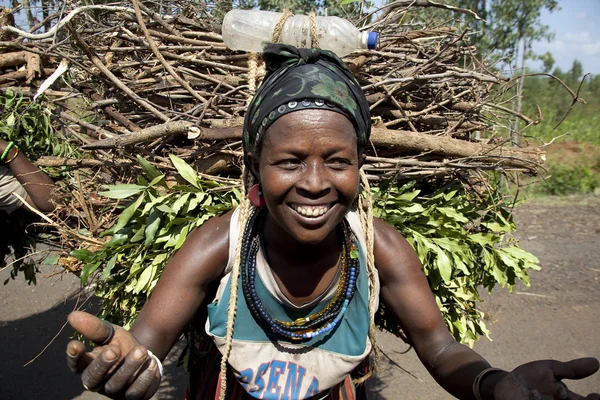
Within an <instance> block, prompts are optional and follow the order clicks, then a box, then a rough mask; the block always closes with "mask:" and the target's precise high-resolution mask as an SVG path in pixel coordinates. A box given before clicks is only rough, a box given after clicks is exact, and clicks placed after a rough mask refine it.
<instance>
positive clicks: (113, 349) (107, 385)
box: [67, 311, 161, 400]
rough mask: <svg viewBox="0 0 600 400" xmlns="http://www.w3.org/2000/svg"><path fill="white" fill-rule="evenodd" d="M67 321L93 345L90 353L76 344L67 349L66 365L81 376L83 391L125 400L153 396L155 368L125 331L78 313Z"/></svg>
mask: <svg viewBox="0 0 600 400" xmlns="http://www.w3.org/2000/svg"><path fill="white" fill-rule="evenodd" d="M68 320H69V324H71V326H72V327H73V328H74V329H75V330H76V331H77V332H79V333H81V334H82V335H83V336H85V338H86V339H88V340H90V341H92V342H94V343H96V344H97V346H96V347H95V348H94V349H93V350H92V351H90V352H86V349H85V345H84V344H83V343H82V342H80V341H79V340H72V341H70V342H69V344H68V345H67V364H68V366H69V368H70V369H71V371H73V372H75V373H80V374H81V381H82V383H83V386H84V387H85V388H86V389H88V390H91V391H94V392H99V393H102V394H104V395H106V396H108V397H111V398H119V399H121V398H124V399H128V400H129V399H149V398H151V397H152V396H153V395H154V393H155V392H156V390H157V389H158V386H159V384H160V379H161V377H160V372H159V368H158V365H157V363H156V360H154V359H153V358H152V357H150V356H149V355H148V352H147V350H146V348H145V347H144V346H142V345H140V343H139V342H138V341H137V340H136V339H135V337H134V336H133V335H132V334H131V333H129V331H127V330H126V329H124V328H121V327H120V326H117V325H112V324H110V323H109V322H107V321H103V320H101V319H99V318H96V317H95V316H93V315H91V314H88V313H85V312H81V311H75V312H73V313H71V314H70V315H69V318H68Z"/></svg>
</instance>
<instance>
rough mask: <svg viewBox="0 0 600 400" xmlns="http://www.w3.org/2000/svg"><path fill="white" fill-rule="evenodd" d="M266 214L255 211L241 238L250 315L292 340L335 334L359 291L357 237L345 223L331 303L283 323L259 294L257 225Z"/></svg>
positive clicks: (246, 296) (243, 277) (245, 292)
mask: <svg viewBox="0 0 600 400" xmlns="http://www.w3.org/2000/svg"><path fill="white" fill-rule="evenodd" d="M264 213H266V211H264V212H260V211H257V210H256V209H254V210H253V211H252V213H251V215H250V218H248V223H247V225H246V227H245V229H244V237H243V238H242V249H241V250H242V251H241V262H242V271H241V275H242V291H243V293H244V298H245V300H246V303H247V305H248V308H249V309H250V312H251V313H252V315H253V316H254V318H256V319H257V320H259V321H262V322H263V323H265V324H266V325H268V326H269V327H270V328H271V330H272V331H273V332H275V333H277V334H280V335H282V336H285V337H288V338H290V339H293V340H309V339H311V338H313V337H316V336H319V335H323V334H326V333H328V332H330V331H331V330H333V329H334V328H335V327H336V326H337V325H338V323H339V322H340V321H341V320H342V317H343V316H344V313H345V312H346V309H347V308H348V305H349V304H350V301H351V300H352V297H353V296H354V293H355V291H356V279H357V278H358V272H359V263H360V262H359V259H358V246H357V245H356V242H357V241H356V237H355V236H354V234H353V233H352V230H351V229H350V227H349V226H348V223H347V221H346V220H345V219H344V220H342V222H340V230H341V232H342V235H343V238H344V241H343V244H342V257H341V271H340V278H339V281H338V287H337V290H336V292H335V295H334V296H333V298H332V299H331V301H330V302H329V303H328V304H327V305H326V306H325V307H324V308H323V309H322V310H321V311H319V312H317V313H315V314H311V315H308V316H306V317H304V318H298V319H296V320H295V321H281V320H279V319H277V318H274V317H272V316H271V315H269V313H268V312H267V310H266V308H265V307H264V305H263V303H262V301H261V300H260V297H259V296H258V293H257V292H256V286H255V282H256V258H257V254H258V249H259V247H260V246H259V244H260V235H259V230H260V229H259V227H260V224H257V221H258V219H259V218H262V216H263V215H265V214H264Z"/></svg>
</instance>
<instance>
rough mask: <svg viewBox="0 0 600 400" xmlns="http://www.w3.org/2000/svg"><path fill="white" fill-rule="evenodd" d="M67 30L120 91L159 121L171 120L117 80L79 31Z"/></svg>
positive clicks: (70, 28) (68, 26)
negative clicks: (80, 35)
mask: <svg viewBox="0 0 600 400" xmlns="http://www.w3.org/2000/svg"><path fill="white" fill-rule="evenodd" d="M67 29H69V32H71V34H72V35H73V38H74V39H75V41H76V42H77V46H78V47H79V48H80V49H82V50H83V51H84V52H85V53H86V55H87V56H88V58H89V59H90V61H91V62H92V63H93V64H94V65H95V66H96V67H97V68H98V69H99V70H100V71H102V73H103V74H104V75H105V76H106V77H107V78H108V79H109V80H110V81H111V82H112V83H114V84H115V86H117V87H118V88H119V89H121V90H122V91H123V92H125V93H126V94H127V95H128V96H129V97H131V99H132V100H133V101H135V102H136V103H138V104H139V105H140V106H142V107H143V108H145V109H146V110H148V111H150V112H151V113H152V114H153V115H154V116H155V117H157V118H158V119H160V120H162V121H164V122H166V121H168V120H169V117H167V116H166V115H164V114H163V113H161V112H160V111H158V110H157V109H156V108H155V107H154V106H152V105H151V104H150V103H148V102H147V101H146V100H144V99H142V98H141V97H139V96H138V95H137V94H135V93H134V92H133V90H131V89H129V88H128V87H127V86H125V84H123V82H121V81H120V80H119V78H117V77H116V76H115V75H114V74H113V73H112V72H110V71H109V69H108V68H106V66H105V65H104V64H103V63H102V61H100V59H99V58H98V56H97V55H96V54H94V53H93V51H92V50H91V48H90V47H89V46H88V45H87V43H85V42H84V41H83V39H81V38H80V37H79V35H78V34H77V31H76V30H75V29H73V28H72V27H71V26H70V25H67Z"/></svg>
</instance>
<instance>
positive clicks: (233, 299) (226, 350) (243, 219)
mask: <svg viewBox="0 0 600 400" xmlns="http://www.w3.org/2000/svg"><path fill="white" fill-rule="evenodd" d="M251 179H252V177H251V174H249V173H248V171H247V170H246V168H244V167H243V166H242V184H243V186H244V191H243V193H244V195H243V196H242V199H241V201H240V206H239V208H240V226H241V227H245V226H246V223H247V221H248V218H249V216H250V212H251V211H252V204H250V200H249V199H248V196H247V195H246V193H247V189H248V188H249V187H250V183H251ZM243 239H244V231H243V230H242V231H241V232H240V234H239V236H238V240H237V244H236V250H235V260H234V262H233V267H232V269H231V275H230V278H229V279H230V282H231V286H230V298H229V306H228V308H227V333H226V334H225V346H224V347H223V354H222V358H221V365H220V380H221V387H220V391H219V400H226V399H225V396H226V394H227V360H228V359H229V354H230V353H231V342H232V341H233V328H234V325H235V315H236V309H237V296H238V286H239V277H240V271H241V262H242V257H241V255H242V241H243Z"/></svg>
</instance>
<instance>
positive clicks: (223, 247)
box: [67, 212, 232, 399]
mask: <svg viewBox="0 0 600 400" xmlns="http://www.w3.org/2000/svg"><path fill="white" fill-rule="evenodd" d="M231 214H232V212H229V213H227V214H225V215H224V216H221V217H215V218H212V219H210V220H208V221H207V222H206V223H205V224H204V225H202V226H201V227H200V228H198V229H196V230H195V231H193V232H192V233H191V234H190V235H189V236H188V238H187V239H186V241H185V243H184V244H183V246H182V247H181V249H179V251H178V252H177V253H176V254H175V256H173V258H172V259H171V260H170V261H169V263H168V265H167V267H166V268H165V270H164V272H163V274H162V276H161V278H160V280H159V282H158V284H157V285H156V288H155V289H154V291H153V293H152V295H151V296H150V299H149V300H148V302H147V303H146V304H145V305H144V307H143V308H142V310H141V312H140V314H139V316H138V318H137V319H136V321H135V323H134V324H133V326H132V328H131V330H130V331H127V330H126V329H123V328H121V327H119V326H115V325H111V324H109V323H108V322H106V321H102V320H99V319H98V318H96V317H94V316H93V315H90V314H87V313H83V312H74V313H72V314H71V315H69V323H70V324H71V326H72V327H73V328H74V329H75V330H77V331H78V332H80V333H81V334H82V335H83V336H85V337H86V338H87V339H88V340H90V341H92V342H94V343H96V344H98V346H96V347H95V348H94V349H93V350H92V351H91V352H86V349H85V346H84V345H83V343H81V342H80V341H78V340H73V341H71V342H70V343H69V344H68V345H67V363H68V365H69V367H70V368H71V370H72V371H73V372H76V373H81V379H82V382H83V385H84V386H85V387H86V388H88V389H90V390H93V391H98V392H100V393H102V394H105V395H107V396H109V397H111V398H144V399H148V398H150V397H152V396H153V395H154V393H155V391H156V389H157V388H158V384H159V383H160V378H159V374H158V368H157V365H156V363H155V362H154V361H153V360H152V358H151V356H150V355H149V353H148V352H147V350H150V351H151V352H152V353H153V354H154V355H155V356H157V357H158V358H159V359H160V360H163V359H164V358H165V357H166V356H167V354H168V352H169V351H170V350H171V347H173V344H174V343H175V342H176V341H177V339H178V338H179V336H180V335H181V332H182V331H183V329H184V328H185V326H186V324H188V323H189V322H190V321H191V320H192V318H193V316H194V314H195V313H196V311H197V310H198V307H199V306H200V304H201V303H202V301H203V300H204V297H205V294H206V288H207V286H208V285H209V283H210V282H212V281H215V280H217V279H218V278H219V277H220V276H221V275H222V273H223V269H224V268H225V265H226V264H227V260H228V256H229V222H230V220H231Z"/></svg>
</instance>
